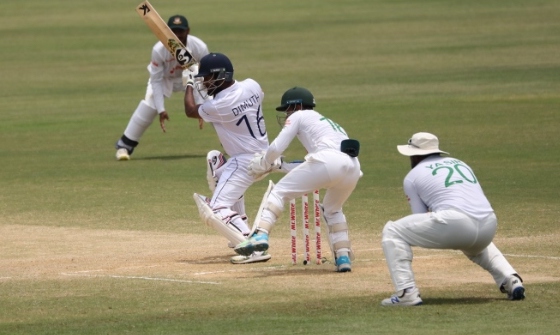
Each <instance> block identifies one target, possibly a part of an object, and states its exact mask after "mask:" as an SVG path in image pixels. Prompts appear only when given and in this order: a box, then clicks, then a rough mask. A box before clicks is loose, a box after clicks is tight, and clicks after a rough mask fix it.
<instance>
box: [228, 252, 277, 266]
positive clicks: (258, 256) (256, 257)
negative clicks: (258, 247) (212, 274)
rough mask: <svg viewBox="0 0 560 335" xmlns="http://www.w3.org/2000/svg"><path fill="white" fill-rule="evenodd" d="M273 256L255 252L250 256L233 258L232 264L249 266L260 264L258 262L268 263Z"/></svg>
mask: <svg viewBox="0 0 560 335" xmlns="http://www.w3.org/2000/svg"><path fill="white" fill-rule="evenodd" d="M271 257H272V256H271V255H270V254H269V253H267V252H266V251H263V252H254V253H252V254H251V255H250V256H242V255H237V256H233V257H232V258H231V263H233V264H249V263H258V262H266V261H268V260H269V259H270V258H271Z"/></svg>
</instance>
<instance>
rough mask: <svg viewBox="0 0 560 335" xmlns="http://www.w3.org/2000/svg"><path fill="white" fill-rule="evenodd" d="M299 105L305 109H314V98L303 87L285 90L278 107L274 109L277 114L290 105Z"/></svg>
mask: <svg viewBox="0 0 560 335" xmlns="http://www.w3.org/2000/svg"><path fill="white" fill-rule="evenodd" d="M294 104H301V105H303V107H306V108H313V107H315V98H314V97H313V94H311V92H309V90H307V89H305V88H303V87H297V86H296V87H292V88H290V89H289V90H287V91H286V92H285V93H284V94H283V95H282V99H280V106H278V107H276V110H277V111H279V112H285V111H286V109H288V107H289V106H290V105H294Z"/></svg>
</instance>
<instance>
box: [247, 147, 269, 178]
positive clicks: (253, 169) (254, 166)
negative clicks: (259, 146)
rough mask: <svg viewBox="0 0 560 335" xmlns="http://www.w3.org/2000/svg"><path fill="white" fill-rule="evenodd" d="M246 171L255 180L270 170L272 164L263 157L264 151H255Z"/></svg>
mask: <svg viewBox="0 0 560 335" xmlns="http://www.w3.org/2000/svg"><path fill="white" fill-rule="evenodd" d="M247 169H248V171H247V173H248V174H249V176H251V177H253V179H255V180H259V179H262V177H264V176H265V175H266V174H268V173H269V172H270V171H271V170H272V165H271V164H270V163H268V162H267V161H266V159H264V153H257V154H255V157H253V159H251V162H249V166H248V167H247Z"/></svg>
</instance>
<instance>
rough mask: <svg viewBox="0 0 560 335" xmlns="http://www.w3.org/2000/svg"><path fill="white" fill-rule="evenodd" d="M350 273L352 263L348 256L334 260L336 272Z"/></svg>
mask: <svg viewBox="0 0 560 335" xmlns="http://www.w3.org/2000/svg"><path fill="white" fill-rule="evenodd" d="M350 271H352V263H351V262H350V258H348V256H341V257H338V258H337V259H336V272H350Z"/></svg>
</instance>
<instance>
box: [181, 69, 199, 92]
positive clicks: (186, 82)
mask: <svg viewBox="0 0 560 335" xmlns="http://www.w3.org/2000/svg"><path fill="white" fill-rule="evenodd" d="M193 66H194V65H193ZM197 72H198V67H197ZM195 75H196V74H195V73H194V72H192V71H191V70H189V69H186V70H183V86H184V87H187V86H190V87H193V88H194V76H195Z"/></svg>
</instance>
